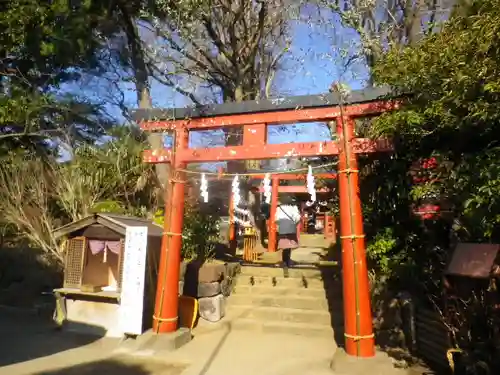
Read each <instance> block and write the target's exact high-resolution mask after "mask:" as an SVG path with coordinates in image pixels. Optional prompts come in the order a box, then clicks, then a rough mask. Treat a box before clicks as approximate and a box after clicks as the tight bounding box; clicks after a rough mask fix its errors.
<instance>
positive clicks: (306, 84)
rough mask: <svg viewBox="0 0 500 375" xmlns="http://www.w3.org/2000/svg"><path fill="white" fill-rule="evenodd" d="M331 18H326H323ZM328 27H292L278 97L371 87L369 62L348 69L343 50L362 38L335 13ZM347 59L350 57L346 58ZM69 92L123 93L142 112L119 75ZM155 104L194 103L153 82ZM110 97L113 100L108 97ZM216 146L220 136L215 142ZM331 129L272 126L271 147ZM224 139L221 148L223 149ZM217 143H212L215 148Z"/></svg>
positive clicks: (305, 23) (307, 23)
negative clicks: (336, 85)
mask: <svg viewBox="0 0 500 375" xmlns="http://www.w3.org/2000/svg"><path fill="white" fill-rule="evenodd" d="M323 16H325V15H323ZM327 16H328V19H327V21H326V22H321V23H320V22H311V18H310V17H309V16H308V17H306V18H308V19H304V20H299V21H296V22H295V23H294V24H293V25H292V28H291V37H292V38H291V39H292V44H291V46H290V51H289V52H288V53H287V54H286V55H285V56H284V59H283V60H282V65H283V70H282V71H280V72H278V74H277V75H276V77H275V80H274V86H275V90H274V91H276V94H277V96H280V97H282V96H296V95H310V94H320V93H326V92H328V89H329V87H330V85H331V84H332V83H333V82H334V81H342V82H344V83H346V84H348V85H349V86H350V87H351V89H353V90H356V89H361V88H362V87H363V86H364V85H365V82H366V79H367V77H368V72H367V69H366V66H365V65H364V64H363V62H361V61H360V62H358V63H356V64H354V65H353V66H350V67H349V69H347V71H345V68H344V61H345V60H344V59H343V57H342V56H341V55H342V54H341V50H343V51H347V50H350V52H352V49H353V48H355V47H356V44H357V42H358V40H359V39H358V37H357V35H356V33H354V32H353V31H352V30H349V29H346V28H343V27H342V26H341V25H340V22H339V21H338V18H337V16H336V15H334V14H330V15H327ZM344 58H345V56H344ZM64 90H65V91H71V92H74V93H75V92H77V93H79V94H81V95H83V96H87V97H89V98H91V99H97V100H102V99H104V100H106V99H109V100H110V101H111V99H112V97H113V95H116V93H117V92H121V93H123V97H124V100H125V103H126V105H127V106H128V107H129V108H130V110H133V109H134V108H135V107H136V105H137V104H136V103H137V101H136V92H135V90H134V85H133V83H131V82H127V83H126V82H123V80H121V81H120V77H119V75H115V76H113V75H110V76H109V77H108V78H107V79H98V78H91V79H89V80H87V81H85V82H80V83H79V84H74V85H69V86H67V87H66V88H64ZM151 94H152V99H153V105H154V106H155V107H163V108H169V107H184V106H187V105H190V104H192V103H191V102H190V100H189V99H187V98H186V97H185V96H183V95H181V94H179V93H176V92H175V90H173V89H172V88H170V87H168V86H163V85H161V84H160V83H158V82H157V81H154V80H153V81H152V90H151ZM108 96H109V98H108ZM107 110H108V112H109V113H110V114H111V115H112V116H113V117H115V118H117V119H120V118H121V119H123V117H122V116H121V113H120V111H119V110H118V109H117V106H113V105H112V104H108V105H107ZM210 138H211V141H212V142H213V141H214V138H215V140H216V139H217V138H218V137H210ZM329 138H330V134H329V132H328V129H327V128H326V126H324V125H323V124H297V125H293V126H292V127H291V128H290V131H286V132H282V131H280V132H277V131H276V129H272V127H270V131H269V134H268V142H269V143H289V142H311V141H319V140H325V139H329ZM204 139H206V137H203V136H198V137H197V136H194V137H192V140H191V144H192V146H195V147H200V146H205V147H206V146H208V145H206V144H205V143H206V142H205V141H204ZM221 141H222V137H221V138H220V141H219V142H216V143H217V144H220V142H221ZM214 145H215V144H212V147H213V146H214Z"/></svg>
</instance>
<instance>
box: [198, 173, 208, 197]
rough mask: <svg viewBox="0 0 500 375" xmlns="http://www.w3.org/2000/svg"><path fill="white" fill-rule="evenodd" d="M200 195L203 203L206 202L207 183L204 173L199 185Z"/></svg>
mask: <svg viewBox="0 0 500 375" xmlns="http://www.w3.org/2000/svg"><path fill="white" fill-rule="evenodd" d="M200 192H201V193H200V195H201V196H202V197H203V202H205V203H207V202H208V181H207V178H206V177H205V173H202V175H201V183H200Z"/></svg>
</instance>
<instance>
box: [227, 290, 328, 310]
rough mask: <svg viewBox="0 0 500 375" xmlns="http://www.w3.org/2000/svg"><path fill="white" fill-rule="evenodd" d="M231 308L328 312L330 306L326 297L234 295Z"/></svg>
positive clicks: (230, 298) (229, 301)
mask: <svg viewBox="0 0 500 375" xmlns="http://www.w3.org/2000/svg"><path fill="white" fill-rule="evenodd" d="M228 303H229V305H230V306H238V305H239V306H242V305H243V306H249V305H250V306H254V307H258V306H265V307H275V308H276V307H277V308H291V309H303V310H315V311H317V310H320V311H328V310H329V304H328V301H327V299H326V298H325V297H322V298H315V297H305V296H301V297H296V296H279V295H272V294H271V295H266V294H234V295H232V296H231V297H229V299H228Z"/></svg>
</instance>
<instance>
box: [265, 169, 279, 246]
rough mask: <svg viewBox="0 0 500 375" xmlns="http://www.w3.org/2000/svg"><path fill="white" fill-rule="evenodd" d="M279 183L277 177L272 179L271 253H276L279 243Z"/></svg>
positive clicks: (269, 240) (269, 244)
mask: <svg viewBox="0 0 500 375" xmlns="http://www.w3.org/2000/svg"><path fill="white" fill-rule="evenodd" d="M279 183H280V180H279V178H278V177H277V176H272V177H271V184H272V185H271V187H272V190H271V210H270V215H269V236H268V244H267V248H268V251H269V252H275V251H276V245H277V242H278V233H277V228H276V219H275V218H276V210H277V208H278V194H279Z"/></svg>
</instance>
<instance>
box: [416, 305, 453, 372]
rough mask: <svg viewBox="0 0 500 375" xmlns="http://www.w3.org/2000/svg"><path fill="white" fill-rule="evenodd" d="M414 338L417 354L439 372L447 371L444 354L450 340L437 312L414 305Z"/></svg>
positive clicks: (448, 347) (449, 346) (446, 360)
mask: <svg viewBox="0 0 500 375" xmlns="http://www.w3.org/2000/svg"><path fill="white" fill-rule="evenodd" d="M415 340H416V351H417V354H418V356H419V357H420V358H421V359H422V360H424V361H425V362H426V363H427V364H428V365H429V366H431V367H432V368H435V369H436V370H438V371H439V373H446V372H448V371H449V365H448V359H447V356H446V354H447V351H448V350H449V349H450V348H451V347H452V341H451V338H450V335H449V331H448V329H447V328H446V326H445V325H444V323H443V322H442V318H441V316H440V314H439V313H437V312H436V311H434V310H432V309H429V308H423V307H419V306H416V309H415ZM441 371H442V372H441Z"/></svg>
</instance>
